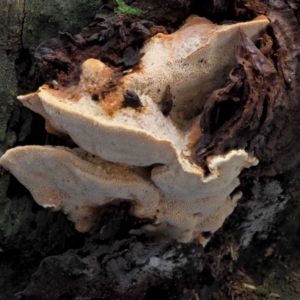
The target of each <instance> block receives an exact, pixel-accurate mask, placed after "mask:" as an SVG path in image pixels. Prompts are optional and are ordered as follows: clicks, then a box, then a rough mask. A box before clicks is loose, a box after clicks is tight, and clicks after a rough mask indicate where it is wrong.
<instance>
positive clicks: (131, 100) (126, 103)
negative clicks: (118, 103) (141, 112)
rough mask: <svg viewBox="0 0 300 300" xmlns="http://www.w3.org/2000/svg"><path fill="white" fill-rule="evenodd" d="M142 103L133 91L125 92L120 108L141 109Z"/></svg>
mask: <svg viewBox="0 0 300 300" xmlns="http://www.w3.org/2000/svg"><path fill="white" fill-rule="evenodd" d="M142 106H143V105H142V102H141V100H140V98H139V96H138V95H137V94H136V93H135V92H134V91H129V90H127V91H126V94H125V95H124V100H123V103H122V107H132V108H135V109H137V108H140V107H142Z"/></svg>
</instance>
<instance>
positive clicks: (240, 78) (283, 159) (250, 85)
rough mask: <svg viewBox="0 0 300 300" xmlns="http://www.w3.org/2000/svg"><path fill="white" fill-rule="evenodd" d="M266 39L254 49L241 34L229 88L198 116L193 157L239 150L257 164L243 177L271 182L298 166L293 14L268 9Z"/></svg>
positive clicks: (298, 34) (283, 8)
mask: <svg viewBox="0 0 300 300" xmlns="http://www.w3.org/2000/svg"><path fill="white" fill-rule="evenodd" d="M268 18H269V19H270V21H271V24H270V27H271V28H269V30H268V33H266V34H264V36H263V37H262V38H261V40H260V41H259V46H258V48H259V49H257V48H256V46H255V45H254V44H253V43H252V42H251V41H250V40H248V39H247V37H246V36H245V35H243V33H241V34H242V42H241V46H240V50H239V53H238V55H237V59H238V62H239V64H240V65H241V66H240V67H239V68H236V69H234V70H232V71H231V73H230V81H231V82H230V83H228V84H227V86H226V87H224V88H221V89H219V90H216V91H214V93H213V94H212V95H211V96H210V98H209V99H208V101H207V102H206V104H205V106H204V110H203V114H202V116H201V128H202V132H203V135H202V137H201V138H200V141H199V142H198V145H197V147H196V150H195V155H196V157H197V159H198V162H199V163H203V160H204V159H205V158H206V157H207V156H208V155H217V154H220V153H224V152H226V151H229V150H231V149H245V150H246V151H247V152H248V153H250V154H251V155H253V156H255V157H257V158H258V159H259V161H260V163H259V164H258V166H256V167H254V168H251V169H249V170H245V171H244V175H246V174H247V175H251V176H260V175H267V176H274V175H276V174H279V173H282V172H285V171H288V170H290V169H292V168H293V167H295V166H296V165H297V164H298V163H299V161H300V133H299V126H300V109H299V108H300V107H299V88H300V65H299V62H298V56H299V54H300V31H299V22H298V20H297V18H296V17H295V13H294V10H293V8H291V7H290V6H289V5H287V4H284V2H282V1H277V2H275V4H274V7H271V8H270V12H269V13H268Z"/></svg>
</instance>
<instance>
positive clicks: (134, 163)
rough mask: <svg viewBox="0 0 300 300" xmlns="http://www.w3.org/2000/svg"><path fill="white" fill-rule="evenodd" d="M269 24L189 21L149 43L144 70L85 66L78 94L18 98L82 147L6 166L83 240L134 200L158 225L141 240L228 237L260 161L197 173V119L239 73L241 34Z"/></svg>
mask: <svg viewBox="0 0 300 300" xmlns="http://www.w3.org/2000/svg"><path fill="white" fill-rule="evenodd" d="M267 24H268V20H267V19H266V18H265V17H258V18H256V19H254V20H253V21H250V22H245V23H236V24H231V25H215V24H213V23H211V22H210V21H208V20H207V19H205V18H200V17H197V16H191V17H189V18H188V20H187V22H186V24H185V25H184V26H183V27H182V28H180V29H179V30H178V31H176V32H175V33H173V34H170V35H164V34H157V35H156V36H154V37H153V38H151V39H150V40H149V41H148V42H146V44H145V45H144V47H143V48H142V49H141V57H142V58H141V60H140V62H139V64H138V65H137V66H136V67H135V68H134V69H133V70H132V72H124V74H123V75H122V76H120V72H119V71H117V70H114V69H113V68H111V67H109V66H106V65H105V64H104V63H103V62H101V61H100V60H97V59H95V58H90V59H88V60H86V61H85V62H84V63H83V64H82V66H81V75H80V81H79V83H78V84H77V85H76V86H74V85H73V86H69V87H60V88H58V89H57V88H56V89H53V88H51V87H50V86H48V85H44V86H42V87H41V88H40V89H39V90H38V91H37V92H35V93H31V94H28V95H25V96H19V97H18V99H19V100H20V101H21V102H22V103H23V104H24V105H25V106H27V107H29V108H30V109H32V110H33V111H35V112H37V113H39V114H41V115H42V116H43V117H44V118H45V119H46V129H47V130H48V131H49V132H50V133H54V134H58V135H61V136H69V137H70V138H71V139H72V140H73V141H74V143H76V145H77V146H78V148H74V149H69V148H65V147H50V146H23V147H16V148H13V149H10V150H8V151H7V152H6V153H5V154H4V155H3V156H2V158H1V161H0V163H1V165H2V166H3V167H4V168H6V169H8V170H9V171H10V172H12V173H13V174H14V176H15V177H16V178H17V179H18V180H19V181H20V182H21V183H22V184H24V185H25V186H26V187H27V188H28V189H29V190H30V192H31V193H32V195H33V197H34V199H35V200H36V202H37V203H39V204H40V205H42V206H44V207H52V208H54V209H55V210H63V211H64V212H65V213H66V214H67V215H68V217H69V219H70V220H71V221H73V222H74V223H75V226H76V228H77V229H78V230H79V231H82V232H86V231H88V230H90V229H91V228H92V227H93V226H94V224H95V222H96V218H97V217H98V214H99V207H103V206H104V205H106V204H117V203H119V202H120V201H128V202H130V203H131V204H132V205H131V207H132V213H133V214H134V215H135V216H137V217H139V218H148V219H151V220H152V223H149V224H148V225H145V226H144V227H142V228H140V229H139V232H145V233H148V234H150V235H162V236H167V237H172V238H176V239H177V240H178V241H181V242H189V241H191V240H192V239H193V238H198V239H199V240H200V241H201V242H202V243H203V244H205V242H206V239H205V238H204V236H207V235H206V234H204V235H203V233H204V232H205V233H207V232H209V233H213V232H215V231H216V230H217V229H218V228H220V227H221V225H222V224H223V222H224V220H225V218H226V217H227V216H228V215H229V214H231V212H232V211H233V209H234V207H235V205H236V203H237V201H238V199H239V198H240V197H241V192H239V191H238V186H239V184H240V181H239V179H238V176H239V174H240V172H241V171H242V170H243V169H244V168H249V167H251V166H254V165H257V164H258V160H257V159H256V158H255V157H252V156H250V155H249V154H248V153H247V152H246V151H245V150H243V149H235V150H231V151H227V152H226V153H223V154H220V155H214V156H209V157H207V158H206V166H200V165H199V164H197V163H196V159H195V154H194V150H195V149H194V148H195V144H196V142H197V141H198V139H199V137H200V135H201V129H200V127H199V113H200V111H201V108H202V107H203V104H204V103H205V100H206V98H207V96H208V95H209V94H210V93H211V92H212V91H213V90H214V89H216V88H220V87H222V85H223V84H224V83H225V81H226V76H227V74H228V72H229V71H230V69H231V68H232V67H233V66H234V65H235V56H236V52H237V47H238V45H239V42H240V30H242V31H243V32H244V33H245V34H246V35H247V36H248V37H250V38H254V37H255V36H257V35H258V34H259V32H260V31H261V30H263V29H264V28H265V27H266V26H267ZM197 115H198V116H197Z"/></svg>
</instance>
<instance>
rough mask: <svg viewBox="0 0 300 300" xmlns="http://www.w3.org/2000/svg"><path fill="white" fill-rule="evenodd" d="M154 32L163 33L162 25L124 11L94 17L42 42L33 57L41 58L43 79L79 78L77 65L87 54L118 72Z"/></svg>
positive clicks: (136, 56)
mask: <svg viewBox="0 0 300 300" xmlns="http://www.w3.org/2000/svg"><path fill="white" fill-rule="evenodd" d="M158 32H161V33H166V29H165V28H164V27H162V26H156V25H154V23H152V22H149V21H144V20H139V19H136V18H131V17H129V16H125V15H114V16H112V17H109V18H107V19H106V20H103V19H102V18H100V19H97V18H96V21H95V22H94V23H93V24H91V25H90V26H89V27H86V28H84V29H83V30H82V31H81V33H79V34H77V35H71V34H70V33H63V32H61V33H60V36H59V37H58V38H54V39H51V40H48V41H46V42H44V43H42V44H41V45H40V46H39V47H38V48H37V50H36V52H35V57H36V58H37V60H38V61H40V62H42V63H41V74H42V75H43V77H44V80H45V81H46V82H47V83H50V84H51V82H52V81H53V80H56V81H57V82H58V84H60V85H62V86H66V85H68V84H70V83H74V81H77V80H78V79H79V73H80V65H81V64H82V62H84V61H85V60H86V59H88V58H96V59H100V60H101V61H103V62H104V63H106V64H107V65H109V66H114V67H116V68H118V70H119V71H120V72H122V71H123V70H125V69H126V68H127V69H128V68H132V67H134V66H135V65H136V64H137V63H138V62H139V59H140V52H139V51H140V48H141V47H142V45H143V43H144V41H145V40H146V39H148V38H149V37H151V36H153V35H155V34H156V33H158ZM120 75H121V73H120Z"/></svg>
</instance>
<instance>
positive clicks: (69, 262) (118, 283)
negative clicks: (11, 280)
mask: <svg viewBox="0 0 300 300" xmlns="http://www.w3.org/2000/svg"><path fill="white" fill-rule="evenodd" d="M124 207H125V206H124V205H123V208H119V209H118V211H115V210H114V211H112V213H111V214H106V215H104V216H103V218H104V219H107V220H108V222H104V221H103V220H101V224H99V226H100V227H102V226H103V227H102V228H101V230H100V231H99V232H98V233H95V234H94V235H92V236H91V237H90V238H87V239H86V242H85V245H84V246H83V247H82V248H80V249H78V250H69V251H67V252H66V253H64V254H62V255H57V256H49V257H47V258H45V259H44V260H43V261H42V263H41V264H40V266H39V268H38V270H37V271H36V273H34V274H33V275H32V277H31V280H30V283H29V284H28V286H27V288H26V289H25V290H24V291H22V292H20V293H18V294H17V295H16V296H17V298H18V299H31V300H39V299H43V300H52V299H75V298H74V297H76V299H79V298H78V297H83V298H82V299H94V298H98V297H99V296H101V299H122V300H123V299H124V300H125V299H133V300H135V299H136V300H138V299H153V298H151V293H155V291H153V290H152V289H151V287H153V286H160V289H159V291H160V293H165V294H166V299H173V298H169V296H170V295H176V296H178V298H176V299H180V297H181V295H183V291H184V289H190V290H193V289H197V288H200V286H199V284H200V282H199V275H200V272H201V271H202V264H201V262H200V255H201V253H202V246H201V245H200V244H199V243H191V244H180V243H177V242H175V241H168V242H164V243H160V244H156V245H153V244H148V245H147V244H145V243H142V242H140V241H138V240H137V239H136V237H128V238H125V239H120V240H118V239H117V238H118V236H119V237H120V230H121V231H123V230H124V227H126V226H128V224H127V225H126V222H125V223H124V213H125V211H126V209H125V210H124ZM122 210H123V211H122ZM113 224H114V225H115V227H113ZM112 228H115V230H111V229H112ZM123 237H124V236H123ZM147 297H148V298H147ZM80 299H81V298H80ZM174 299H175V298H174Z"/></svg>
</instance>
